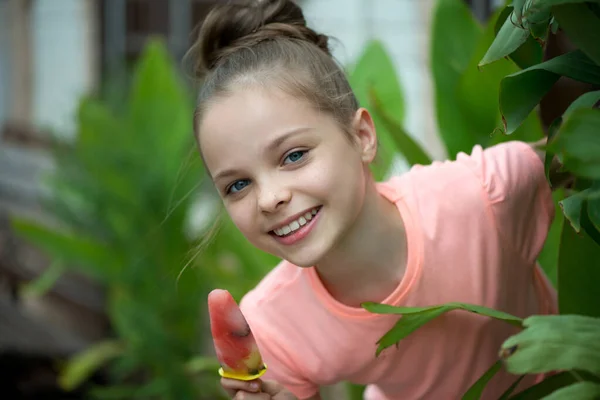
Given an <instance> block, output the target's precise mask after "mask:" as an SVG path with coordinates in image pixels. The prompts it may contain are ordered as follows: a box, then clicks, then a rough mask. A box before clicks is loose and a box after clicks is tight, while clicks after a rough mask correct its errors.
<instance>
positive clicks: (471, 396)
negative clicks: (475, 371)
mask: <svg viewBox="0 0 600 400" xmlns="http://www.w3.org/2000/svg"><path fill="white" fill-rule="evenodd" d="M500 369H502V362H501V361H496V362H495V363H494V364H493V365H492V366H491V367H490V368H489V369H488V370H487V371H485V373H484V374H483V375H482V376H481V377H480V378H479V379H477V381H476V382H475V383H474V384H473V385H472V386H471V387H470V388H469V390H467V391H466V393H465V394H464V395H463V397H462V400H479V399H481V395H482V394H483V391H484V389H485V386H486V385H487V384H488V382H489V381H490V380H492V378H493V377H494V375H496V374H497V373H498V371H500Z"/></svg>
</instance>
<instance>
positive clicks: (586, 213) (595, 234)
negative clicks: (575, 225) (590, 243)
mask: <svg viewBox="0 0 600 400" xmlns="http://www.w3.org/2000/svg"><path fill="white" fill-rule="evenodd" d="M597 208H598V199H595V200H593V201H592V213H593V214H595V212H596V211H597ZM581 227H582V228H583V229H585V232H586V233H587V234H588V235H589V237H590V238H592V239H593V240H594V241H595V242H596V244H598V245H600V232H599V231H598V227H597V226H596V225H595V224H594V223H593V222H592V220H591V219H590V200H589V199H586V200H585V201H584V202H583V204H582V205H581Z"/></svg>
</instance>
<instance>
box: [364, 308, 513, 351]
mask: <svg viewBox="0 0 600 400" xmlns="http://www.w3.org/2000/svg"><path fill="white" fill-rule="evenodd" d="M362 306H363V308H365V309H366V310H367V311H369V312H372V313H375V314H396V315H401V316H402V317H401V318H400V319H399V320H398V322H397V323H396V324H395V325H394V327H393V328H392V329H390V330H389V331H388V332H387V333H386V334H385V335H384V336H383V337H381V339H380V340H379V341H378V342H377V343H378V344H379V346H378V348H377V353H376V354H377V355H379V354H380V353H381V352H382V351H383V350H385V349H386V348H388V347H390V346H392V345H394V344H396V343H398V342H399V341H400V340H402V339H404V338H405V337H407V336H408V335H410V334H411V333H413V332H414V331H416V330H417V329H419V328H420V327H421V326H423V325H425V324H426V323H428V322H429V321H431V320H433V319H435V318H437V317H439V316H440V315H442V314H444V313H446V312H449V311H453V310H463V311H468V312H472V313H475V314H480V315H484V316H488V317H491V318H495V319H499V320H502V321H505V322H508V323H510V324H512V325H516V326H521V319H520V318H518V317H515V316H513V315H510V314H507V313H504V312H502V311H498V310H494V309H492V308H488V307H483V306H478V305H474V304H466V303H447V304H442V305H437V306H431V307H396V306H392V305H388V304H379V303H370V302H367V303H363V304H362Z"/></svg>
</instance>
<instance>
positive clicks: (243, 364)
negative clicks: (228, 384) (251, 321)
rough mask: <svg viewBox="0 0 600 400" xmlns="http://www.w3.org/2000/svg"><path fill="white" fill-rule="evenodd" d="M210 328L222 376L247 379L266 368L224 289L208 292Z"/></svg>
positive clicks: (231, 299)
mask: <svg viewBox="0 0 600 400" xmlns="http://www.w3.org/2000/svg"><path fill="white" fill-rule="evenodd" d="M208 312H209V315H210V329H211V332H212V337H213V342H214V345H215V350H216V353H217V358H218V360H219V363H220V364H221V368H220V369H219V374H220V375H221V376H222V377H224V378H230V379H238V380H243V381H250V380H253V379H257V378H260V377H261V376H262V375H263V374H264V373H265V372H266V370H267V366H266V365H265V364H264V362H263V360H262V357H261V355H260V352H259V350H258V345H257V344H256V341H255V339H254V335H253V334H252V331H251V330H250V325H248V322H246V318H245V317H244V315H243V314H242V311H241V310H240V308H239V306H238V305H237V303H236V302H235V300H234V299H233V297H232V296H231V294H230V293H229V292H228V291H227V290H223V289H214V290H213V291H211V292H210V293H209V295H208Z"/></svg>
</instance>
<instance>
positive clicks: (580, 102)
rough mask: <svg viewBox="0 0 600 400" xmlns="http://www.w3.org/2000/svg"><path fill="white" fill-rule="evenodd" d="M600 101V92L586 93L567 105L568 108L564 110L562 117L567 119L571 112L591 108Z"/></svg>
mask: <svg viewBox="0 0 600 400" xmlns="http://www.w3.org/2000/svg"><path fill="white" fill-rule="evenodd" d="M599 101H600V90H596V91H592V92H586V93H584V94H582V95H581V96H579V97H578V98H577V99H575V101H573V102H572V103H571V104H569V107H567V109H566V110H565V112H564V113H563V115H562V117H563V119H564V118H567V117H569V116H571V114H572V113H573V111H575V110H579V109H581V108H593V107H594V105H596V103H598V102H599Z"/></svg>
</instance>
